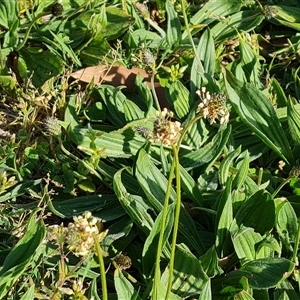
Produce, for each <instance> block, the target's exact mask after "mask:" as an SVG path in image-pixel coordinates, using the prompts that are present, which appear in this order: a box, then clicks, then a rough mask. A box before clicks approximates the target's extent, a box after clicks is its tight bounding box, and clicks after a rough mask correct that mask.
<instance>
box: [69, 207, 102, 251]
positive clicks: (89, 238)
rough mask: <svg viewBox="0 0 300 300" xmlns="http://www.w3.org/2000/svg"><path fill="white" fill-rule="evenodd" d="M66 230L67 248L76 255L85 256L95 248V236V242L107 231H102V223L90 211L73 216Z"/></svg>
mask: <svg viewBox="0 0 300 300" xmlns="http://www.w3.org/2000/svg"><path fill="white" fill-rule="evenodd" d="M73 220H74V222H73V223H70V224H69V225H68V228H67V232H66V242H67V243H68V249H69V250H70V251H72V252H73V253H74V254H75V255H76V256H82V257H86V256H88V255H89V254H90V253H93V252H94V249H95V237H96V238H97V242H101V241H102V240H103V239H104V238H105V236H106V234H107V231H103V225H102V223H100V222H99V221H98V220H97V219H96V218H94V217H92V213H91V212H86V213H85V214H84V215H82V216H77V217H74V218H73Z"/></svg>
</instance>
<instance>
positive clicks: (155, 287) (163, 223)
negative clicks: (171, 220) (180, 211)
mask: <svg viewBox="0 0 300 300" xmlns="http://www.w3.org/2000/svg"><path fill="white" fill-rule="evenodd" d="M175 163H176V162H175V160H174V159H173V161H172V165H171V169H170V174H169V180H168V186H167V191H166V194H165V200H164V206H163V213H162V221H161V228H160V233H159V240H158V245H157V252H156V260H155V272H154V282H153V292H152V299H158V292H157V291H158V282H159V281H160V257H161V252H162V248H163V237H164V231H165V227H166V218H167V212H168V204H169V198H170V193H171V188H172V180H173V177H174V169H175Z"/></svg>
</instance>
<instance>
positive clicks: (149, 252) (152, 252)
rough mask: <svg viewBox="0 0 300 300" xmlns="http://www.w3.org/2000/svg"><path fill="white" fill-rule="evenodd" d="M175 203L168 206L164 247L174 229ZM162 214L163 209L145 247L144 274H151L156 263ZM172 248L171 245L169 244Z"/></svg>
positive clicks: (143, 255)
mask: <svg viewBox="0 0 300 300" xmlns="http://www.w3.org/2000/svg"><path fill="white" fill-rule="evenodd" d="M174 204H175V203H172V204H170V205H169V206H168V213H167V217H166V226H165V230H164V236H163V247H164V245H165V244H166V242H167V241H168V238H169V236H170V234H171V232H172V229H173V223H174V208H175V205H174ZM162 216H163V211H161V212H160V213H159V215H158V217H157V218H156V220H155V222H154V225H153V228H152V230H151V232H150V234H149V235H148V237H147V239H146V241H145V243H144V248H143V253H142V257H143V270H144V274H149V273H150V272H151V270H152V269H153V266H154V263H155V256H156V252H157V246H158V240H159V234H160V231H161V224H162ZM169 249H170V246H169Z"/></svg>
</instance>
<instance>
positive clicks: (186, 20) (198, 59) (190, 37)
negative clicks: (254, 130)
mask: <svg viewBox="0 0 300 300" xmlns="http://www.w3.org/2000/svg"><path fill="white" fill-rule="evenodd" d="M181 8H182V15H183V19H184V25H185V27H186V28H187V29H186V31H187V35H188V37H189V40H190V43H191V45H192V47H193V51H194V54H195V57H196V59H197V62H198V65H199V67H200V69H201V72H202V73H204V67H203V65H202V63H201V60H200V57H199V55H198V53H197V49H196V46H195V43H194V41H193V37H192V35H191V32H190V29H189V21H188V18H187V15H186V7H185V3H184V0H181Z"/></svg>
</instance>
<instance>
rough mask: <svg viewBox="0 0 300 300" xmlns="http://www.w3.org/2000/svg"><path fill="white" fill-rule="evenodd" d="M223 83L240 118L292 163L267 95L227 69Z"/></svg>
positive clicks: (287, 143)
mask: <svg viewBox="0 0 300 300" xmlns="http://www.w3.org/2000/svg"><path fill="white" fill-rule="evenodd" d="M225 85H226V88H227V92H228V96H229V99H230V102H231V103H232V105H233V107H234V109H235V110H236V112H237V113H238V114H239V116H240V118H241V120H242V121H243V122H244V123H245V124H246V125H247V126H248V127H249V128H250V129H251V130H252V131H253V132H254V133H255V134H256V135H257V136H258V137H259V138H260V139H261V140H262V141H263V142H264V143H265V144H266V145H267V146H269V147H270V148H271V149H272V150H273V151H274V152H275V153H276V154H277V155H278V156H279V157H281V158H282V159H284V160H285V161H286V162H288V163H289V164H290V165H294V162H295V159H294V157H293V154H292V151H291V148H290V143H289V140H288V139H287V137H286V135H285V132H284V131H283V128H282V126H281V124H280V122H279V119H278V118H277V115H276V112H275V109H274V108H273V106H272V104H271V102H270V101H269V100H268V99H267V97H266V96H265V95H264V94H263V93H262V92H261V91H260V90H258V89H257V88H255V87H254V86H253V85H251V84H249V83H244V82H241V81H239V80H238V79H237V78H235V77H234V76H233V75H232V73H231V72H230V71H228V70H226V81H225Z"/></svg>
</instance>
